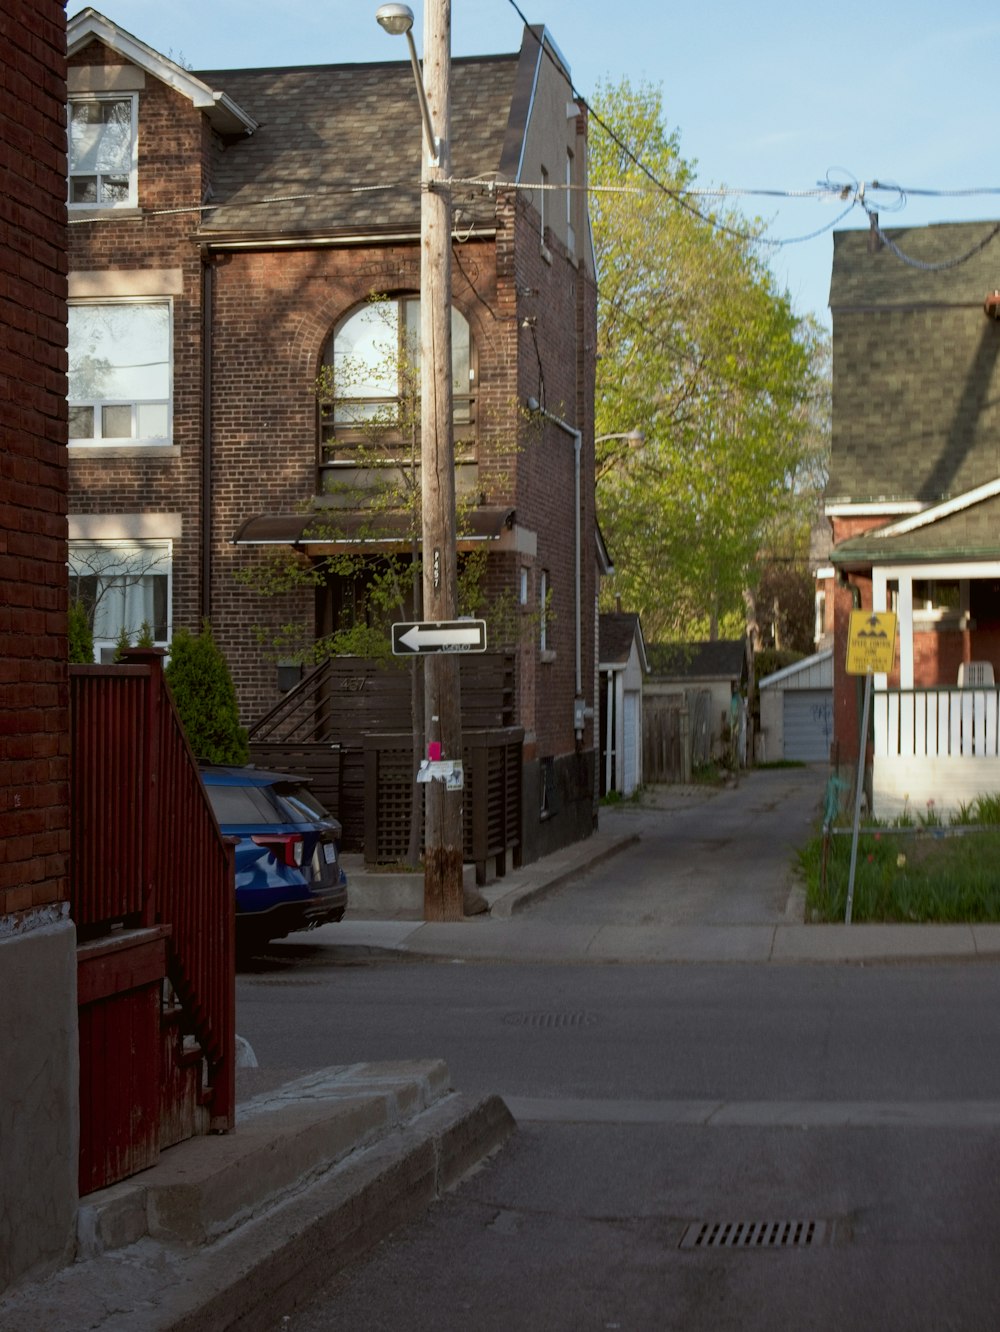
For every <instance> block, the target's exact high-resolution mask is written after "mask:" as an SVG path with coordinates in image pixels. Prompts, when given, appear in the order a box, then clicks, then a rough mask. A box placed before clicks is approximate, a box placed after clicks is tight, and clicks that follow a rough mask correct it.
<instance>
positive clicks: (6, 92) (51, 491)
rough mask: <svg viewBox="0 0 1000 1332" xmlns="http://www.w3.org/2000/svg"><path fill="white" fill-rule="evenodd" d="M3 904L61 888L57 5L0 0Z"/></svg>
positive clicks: (55, 894)
mask: <svg viewBox="0 0 1000 1332" xmlns="http://www.w3.org/2000/svg"><path fill="white" fill-rule="evenodd" d="M0 19H2V26H0V31H2V32H3V41H4V78H3V80H2V81H0V123H2V126H3V130H2V133H3V142H4V151H3V154H2V156H0V217H2V220H3V232H4V244H3V246H2V247H0V274H2V278H0V291H2V298H0V299H2V319H0V367H2V374H0V397H2V410H0V453H2V454H3V458H4V464H3V467H2V468H0V584H2V588H3V594H2V597H0V915H10V914H14V913H19V912H25V911H30V910H31V909H32V908H38V907H45V906H49V905H51V904H53V903H57V902H61V901H64V900H65V899H66V896H67V883H66V865H67V852H68V846H69V831H68V830H69V812H68V720H67V664H66V542H65V530H66V523H65V513H66V497H65V492H66V448H65V441H66V397H65V395H66V379H65V364H66V363H65V341H66V337H65V322H66V256H65V204H64V200H65V193H66V159H65V142H66V134H65V125H64V92H65V63H66V62H65V55H64V52H65V45H66V34H65V12H64V10H63V7H62V5H60V4H57V3H52V2H51V0H0Z"/></svg>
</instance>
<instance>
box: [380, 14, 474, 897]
mask: <svg viewBox="0 0 1000 1332" xmlns="http://www.w3.org/2000/svg"><path fill="white" fill-rule="evenodd" d="M375 17H376V18H377V20H378V22H379V24H380V26H381V27H382V28H383V29H384V30H385V31H386V32H388V33H390V34H391V35H393V36H400V35H404V34H405V36H406V40H407V42H408V43H409V47H410V63H411V64H412V66H413V74H414V78H415V79H416V81H417V95H418V98H419V100H420V112H421V115H422V117H423V122H424V135H425V138H426V141H427V142H426V146H427V153H426V154H425V155H424V160H423V164H422V166H421V171H420V184H421V190H420V499H421V519H420V522H421V542H422V561H423V578H422V584H421V586H422V590H423V616H424V618H425V619H426V620H429V621H437V622H441V621H445V622H448V621H452V620H454V619H455V612H456V605H457V602H458V551H457V544H456V537H455V534H456V526H457V524H456V519H455V441H454V421H453V413H452V369H451V190H450V187H449V184H448V176H449V173H450V171H451V163H450V160H449V159H450V151H449V143H448V137H449V134H450V93H451V88H450V84H451V21H450V19H451V10H450V5H449V0H424V63H425V65H426V79H427V81H426V83H425V81H424V77H423V76H422V75H421V72H420V66H419V64H418V62H417V53H416V48H415V47H414V44H413V34H412V32H411V28H412V27H413V13H412V11H411V10H410V8H409V6H408V5H402V4H387V5H381V6H380V7H379V9H378V10H377V11H376V15H375ZM432 106H433V108H434V119H433V120H432V117H431V107H432ZM434 120H436V121H437V125H438V128H439V129H440V131H441V133H440V136H438V135H436V134H435V133H434ZM424 711H425V724H426V738H427V743H428V752H429V750H430V745H431V744H433V745H434V746H435V752H437V753H439V755H440V757H441V758H442V759H446V760H451V761H452V762H453V763H454V765H455V768H456V769H457V770H460V769H461V764H462V702H461V680H460V676H459V669H458V657H457V656H455V655H454V654H453V653H449V652H435V653H431V654H429V655H428V656H427V657H426V658H425V659H424ZM438 747H439V748H438ZM462 799H463V792H462V790H461V789H460V787H459V788H456V787H453V786H450V785H447V784H446V783H445V782H444V781H443V780H434V781H430V782H428V783H427V785H426V786H425V787H424V917H425V919H427V920H461V919H462V918H463V916H464V914H465V903H464V891H463V873H462V869H463V860H464V846H463V841H464V839H463V818H462Z"/></svg>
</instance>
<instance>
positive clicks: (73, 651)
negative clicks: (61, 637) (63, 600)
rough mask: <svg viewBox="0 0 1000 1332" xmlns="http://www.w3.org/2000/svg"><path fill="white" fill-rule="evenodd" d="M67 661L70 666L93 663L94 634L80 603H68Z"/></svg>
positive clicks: (84, 608)
mask: <svg viewBox="0 0 1000 1332" xmlns="http://www.w3.org/2000/svg"><path fill="white" fill-rule="evenodd" d="M67 631H68V636H69V659H70V663H71V664H72V665H77V666H92V665H93V662H94V634H93V630H92V629H91V627H90V616H89V615H88V613H87V607H86V606H85V605H84V604H83V602H82V601H79V600H74V601H71V602H70V603H69V620H68V624H67Z"/></svg>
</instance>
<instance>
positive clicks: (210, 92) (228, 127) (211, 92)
mask: <svg viewBox="0 0 1000 1332" xmlns="http://www.w3.org/2000/svg"><path fill="white" fill-rule="evenodd" d="M94 40H97V41H101V42H103V43H104V45H105V46H107V47H110V48H111V50H113V51H117V52H118V53H119V54H120V55H122V56H124V57H125V59H126V60H130V61H131V62H132V64H133V65H137V66H138V68H139V69H142V70H145V71H146V73H147V74H151V75H152V76H153V78H156V79H159V80H160V82H161V83H166V84H167V85H168V86H169V87H171V88H173V89H174V91H175V92H179V93H180V94H181V95H182V96H183V97H186V98H187V99H188V101H189V102H191V104H192V106H196V107H198V108H199V109H200V110H202V111H204V112H206V114H207V115H208V118H209V120H210V121H211V122H212V124H213V125H214V126H215V128H216V129H217V130H218V131H219V133H220V134H252V133H253V132H254V130H255V129H256V128H257V122H256V121H255V120H254V118H253V117H252V116H251V115H248V114H247V112H246V111H244V110H243V109H242V107H240V106H238V105H237V103H236V102H234V101H233V100H232V98H231V97H230V96H229V95H228V94H227V93H225V92H222V91H221V90H220V89H218V88H217V87H213V86H211V85H210V84H208V83H205V82H204V81H203V80H202V79H201V78H199V77H198V76H197V75H194V74H192V73H191V72H190V71H189V70H186V69H183V68H182V67H181V66H180V65H178V64H176V63H175V62H174V61H173V60H171V59H170V58H169V57H168V56H165V55H161V54H160V52H159V51H154V50H153V48H152V47H151V46H147V45H146V43H145V42H142V41H140V40H139V38H138V37H133V36H132V34H131V33H130V32H126V31H125V29H124V28H121V27H119V26H118V24H117V23H113V22H112V21H111V19H109V18H105V16H104V15H103V14H100V13H98V11H97V10H96V9H93V8H89V7H88V8H87V9H81V11H80V12H79V14H74V16H73V17H72V18H71V19H70V20H69V22H68V24H67V25H66V54H67V55H70V56H72V55H74V54H75V53H76V52H77V51H81V50H82V49H83V48H84V47H85V46H87V45H88V43H90V42H92V41H94Z"/></svg>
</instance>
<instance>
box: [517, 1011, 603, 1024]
mask: <svg viewBox="0 0 1000 1332" xmlns="http://www.w3.org/2000/svg"><path fill="white" fill-rule="evenodd" d="M598 1021H599V1019H598V1016H597V1014H596V1013H508V1014H507V1015H506V1016H505V1017H504V1022H505V1023H506V1025H507V1026H508V1027H594V1026H596V1025H597V1023H598Z"/></svg>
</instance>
